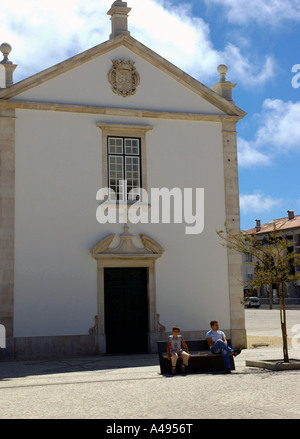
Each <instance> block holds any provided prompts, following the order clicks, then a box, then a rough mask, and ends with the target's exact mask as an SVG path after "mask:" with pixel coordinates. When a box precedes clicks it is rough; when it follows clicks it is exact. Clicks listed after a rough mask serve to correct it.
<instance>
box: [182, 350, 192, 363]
mask: <svg viewBox="0 0 300 439" xmlns="http://www.w3.org/2000/svg"><path fill="white" fill-rule="evenodd" d="M181 356H182V363H183V365H184V366H188V362H189V358H190V356H189V354H188V353H187V352H185V351H182V352H181Z"/></svg>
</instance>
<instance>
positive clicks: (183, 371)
mask: <svg viewBox="0 0 300 439" xmlns="http://www.w3.org/2000/svg"><path fill="white" fill-rule="evenodd" d="M181 372H182V373H185V365H184V364H182V365H181Z"/></svg>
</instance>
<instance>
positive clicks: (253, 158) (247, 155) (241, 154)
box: [237, 138, 271, 168]
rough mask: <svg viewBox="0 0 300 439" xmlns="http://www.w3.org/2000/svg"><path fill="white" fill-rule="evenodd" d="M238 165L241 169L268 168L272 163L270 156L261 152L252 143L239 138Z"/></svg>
mask: <svg viewBox="0 0 300 439" xmlns="http://www.w3.org/2000/svg"><path fill="white" fill-rule="evenodd" d="M237 145H238V164H239V166H240V167H243V168H249V167H252V166H266V165H269V164H270V162H271V158H270V156H268V154H265V153H263V152H260V151H259V150H258V149H257V148H256V147H255V145H253V143H252V142H248V141H247V140H244V139H242V138H238V142H237Z"/></svg>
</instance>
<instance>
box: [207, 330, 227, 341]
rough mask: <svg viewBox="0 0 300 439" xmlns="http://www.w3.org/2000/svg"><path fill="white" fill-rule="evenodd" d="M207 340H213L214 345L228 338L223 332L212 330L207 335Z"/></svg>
mask: <svg viewBox="0 0 300 439" xmlns="http://www.w3.org/2000/svg"><path fill="white" fill-rule="evenodd" d="M206 338H211V339H212V341H213V343H215V342H216V341H217V340H222V339H223V338H226V336H225V334H224V332H223V331H220V330H219V329H218V330H217V331H213V330H212V329H211V330H210V331H208V332H207V333H206Z"/></svg>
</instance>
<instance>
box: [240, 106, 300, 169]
mask: <svg viewBox="0 0 300 439" xmlns="http://www.w3.org/2000/svg"><path fill="white" fill-rule="evenodd" d="M255 117H256V119H257V120H259V126H258V129H257V131H256V133H255V136H254V138H253V140H250V141H247V140H245V139H243V138H239V139H238V159H239V165H240V166H241V167H251V166H261V165H268V164H270V163H271V160H272V159H273V158H274V157H275V156H277V155H278V154H283V153H288V152H290V151H293V152H300V123H299V121H300V101H298V102H291V101H288V102H284V101H282V100H280V99H266V100H265V101H264V102H263V104H262V111H261V113H260V114H259V115H256V116H255Z"/></svg>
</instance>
